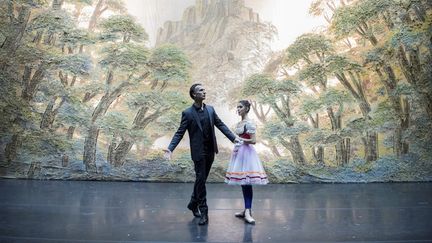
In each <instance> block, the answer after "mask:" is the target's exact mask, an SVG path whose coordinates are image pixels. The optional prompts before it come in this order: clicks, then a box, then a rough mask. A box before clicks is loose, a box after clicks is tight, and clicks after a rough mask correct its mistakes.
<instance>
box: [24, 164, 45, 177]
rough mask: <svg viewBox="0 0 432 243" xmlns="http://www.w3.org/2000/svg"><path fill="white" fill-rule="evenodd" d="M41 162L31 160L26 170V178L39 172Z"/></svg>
mask: <svg viewBox="0 0 432 243" xmlns="http://www.w3.org/2000/svg"><path fill="white" fill-rule="evenodd" d="M41 164H42V163H41V162H32V163H31V164H30V168H29V170H28V172H27V178H34V176H35V175H37V174H39V173H40V172H41V169H42V166H41Z"/></svg>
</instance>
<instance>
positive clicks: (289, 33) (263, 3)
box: [125, 0, 325, 51]
mask: <svg viewBox="0 0 432 243" xmlns="http://www.w3.org/2000/svg"><path fill="white" fill-rule="evenodd" d="M125 2H126V6H127V8H128V10H129V13H130V14H132V15H133V16H135V17H136V18H137V19H138V21H139V22H140V23H141V24H142V25H143V26H144V28H145V30H146V31H147V33H148V34H149V42H150V45H152V46H153V45H154V42H155V40H156V33H157V30H158V28H159V27H161V26H162V25H163V23H164V22H165V21H168V20H172V21H178V20H180V19H181V17H182V15H183V11H184V10H185V9H186V8H187V7H189V6H193V5H194V4H195V0H125ZM311 2H312V0H245V4H246V6H247V7H250V8H252V9H253V10H254V12H257V13H258V14H259V15H260V19H261V20H263V21H268V22H271V23H273V25H275V26H276V28H277V29H278V32H279V36H278V39H276V40H275V42H274V43H273V45H272V48H273V50H275V51H277V50H281V49H284V48H286V47H287V46H288V45H289V44H290V43H292V42H293V41H294V40H295V38H296V37H297V36H299V35H301V34H303V33H306V32H311V31H314V30H315V29H316V28H317V27H319V26H322V25H325V21H324V19H323V18H321V17H314V16H311V15H309V13H308V10H309V6H310V4H311Z"/></svg>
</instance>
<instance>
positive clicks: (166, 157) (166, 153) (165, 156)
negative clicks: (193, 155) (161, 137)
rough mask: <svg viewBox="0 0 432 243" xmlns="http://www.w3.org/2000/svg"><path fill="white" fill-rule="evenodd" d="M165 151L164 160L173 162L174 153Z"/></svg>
mask: <svg viewBox="0 0 432 243" xmlns="http://www.w3.org/2000/svg"><path fill="white" fill-rule="evenodd" d="M163 151H164V152H165V154H164V158H165V159H167V160H171V155H172V152H171V151H170V150H169V149H164V150H163Z"/></svg>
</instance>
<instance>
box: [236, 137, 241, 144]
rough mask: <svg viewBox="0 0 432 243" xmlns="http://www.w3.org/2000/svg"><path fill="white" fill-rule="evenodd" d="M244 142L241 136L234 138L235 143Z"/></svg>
mask: <svg viewBox="0 0 432 243" xmlns="http://www.w3.org/2000/svg"><path fill="white" fill-rule="evenodd" d="M242 142H243V140H242V139H241V138H239V137H236V138H235V139H234V143H242Z"/></svg>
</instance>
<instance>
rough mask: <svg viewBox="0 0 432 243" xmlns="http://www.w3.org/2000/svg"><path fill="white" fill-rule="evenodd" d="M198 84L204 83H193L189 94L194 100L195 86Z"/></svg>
mask: <svg viewBox="0 0 432 243" xmlns="http://www.w3.org/2000/svg"><path fill="white" fill-rule="evenodd" d="M198 85H202V84H200V83H196V84H192V86H191V87H190V89H189V96H190V97H191V98H192V99H193V100H194V96H193V94H194V93H195V87H196V86H198Z"/></svg>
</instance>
